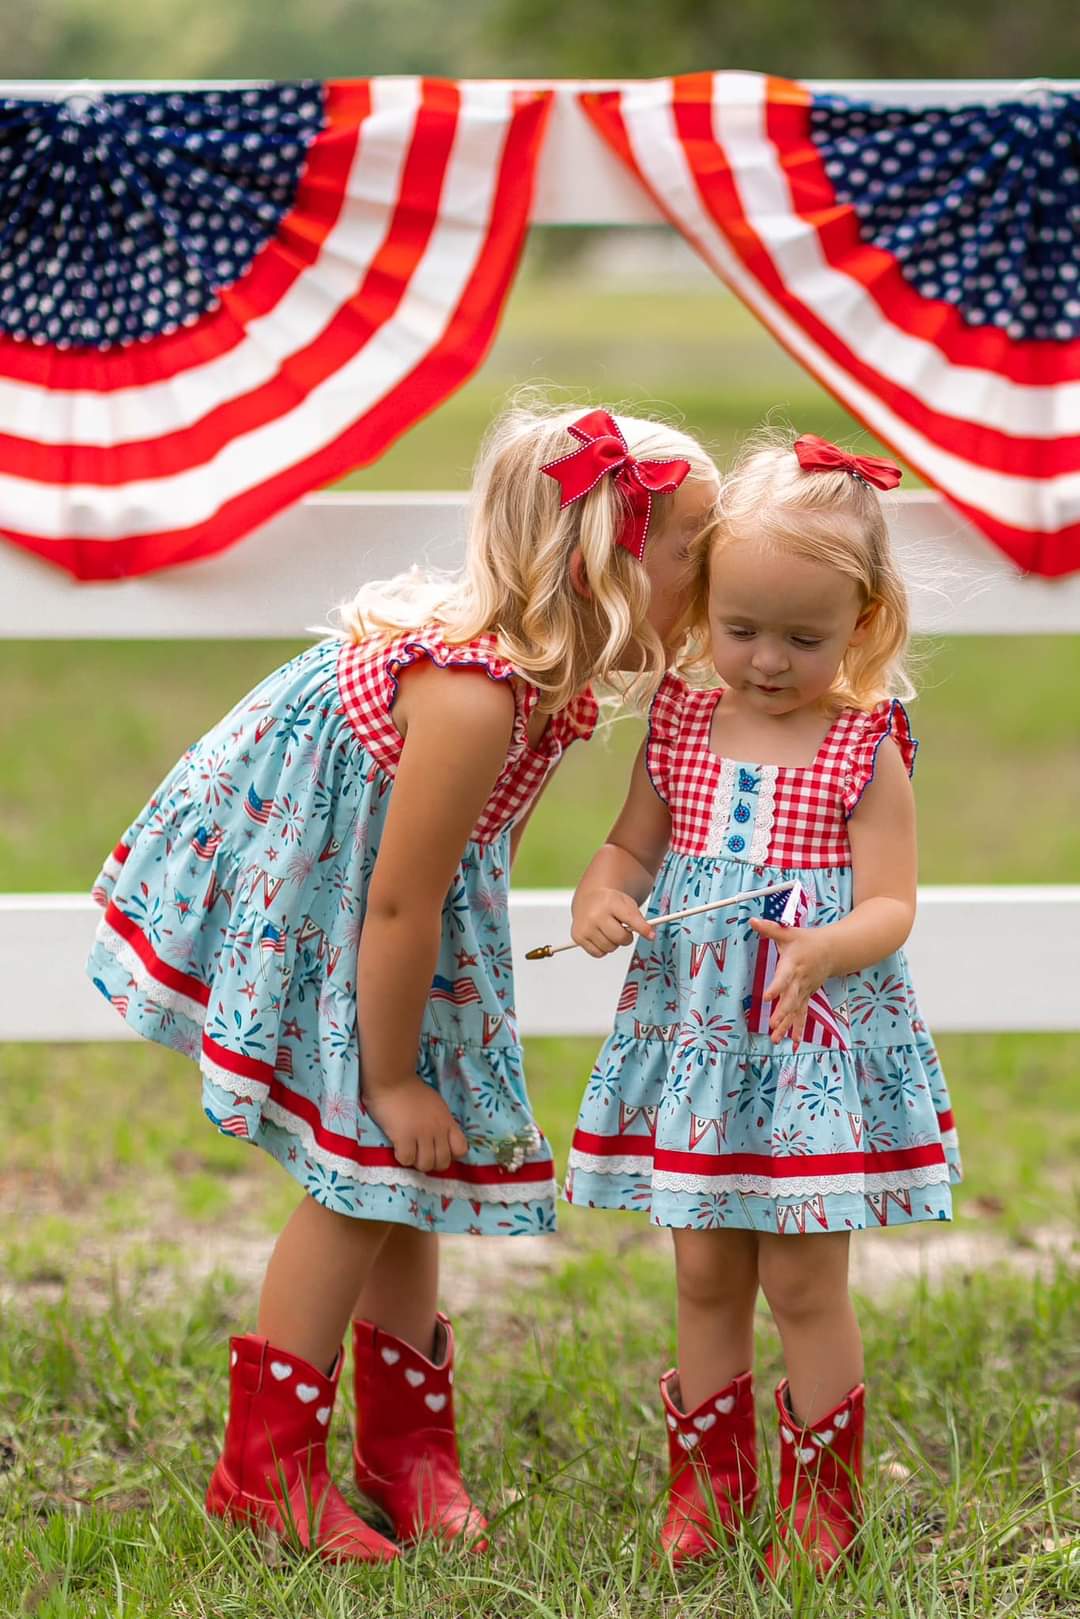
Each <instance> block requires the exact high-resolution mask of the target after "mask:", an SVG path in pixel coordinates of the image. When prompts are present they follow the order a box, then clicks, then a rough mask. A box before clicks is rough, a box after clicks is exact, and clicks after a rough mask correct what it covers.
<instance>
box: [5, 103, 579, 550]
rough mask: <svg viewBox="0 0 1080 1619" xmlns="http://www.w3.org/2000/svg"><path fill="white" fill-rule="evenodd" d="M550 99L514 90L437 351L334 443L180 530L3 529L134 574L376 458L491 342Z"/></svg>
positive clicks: (216, 542) (523, 226)
mask: <svg viewBox="0 0 1080 1619" xmlns="http://www.w3.org/2000/svg"><path fill="white" fill-rule="evenodd" d="M551 99H552V97H551V92H550V91H546V90H545V91H536V92H532V91H529V92H520V93H519V94H517V95H516V96H515V98H514V112H513V117H512V119H511V122H510V127H509V131H508V134H507V139H506V143H505V146H504V148H503V155H502V161H501V166H500V170H499V176H498V181H497V184H496V189H495V194H494V201H493V207H492V211H491V216H490V220H489V226H488V233H487V237H486V239H485V244H484V248H483V249H482V251H481V254H480V256H479V260H478V263H477V265H476V267H475V269H474V271H473V274H472V276H471V278H470V280H469V282H468V285H467V286H466V288H465V292H464V294H463V296H462V298H461V301H460V303H459V305H458V308H457V310H456V311H455V313H454V315H453V317H452V319H451V321H450V322H449V324H448V327H447V330H446V332H445V334H444V336H443V339H442V340H441V342H440V344H439V346H438V348H437V349H436V350H435V351H433V352H432V353H430V354H429V355H428V356H427V357H426V358H425V359H424V360H423V361H422V362H421V363H420V364H419V365H418V366H416V368H415V369H414V370H413V371H412V372H411V373H410V374H409V375H408V376H407V377H405V378H404V379H403V380H402V382H401V383H399V384H398V386H397V387H396V388H394V389H393V390H392V391H391V392H390V393H388V394H387V395H386V396H385V397H384V398H383V399H382V400H380V402H379V403H378V404H377V405H375V406H374V407H373V408H372V409H371V410H369V411H368V412H367V413H366V414H365V415H363V416H362V417H361V418H360V419H359V420H358V421H357V422H354V423H353V424H352V426H351V427H349V428H347V429H346V430H345V432H344V433H342V434H341V435H340V436H339V437H338V438H337V439H335V440H333V441H332V442H331V443H329V444H327V445H324V446H323V448H322V449H320V450H318V451H316V452H315V453H314V454H313V455H310V456H308V457H306V458H305V459H304V460H302V461H298V462H296V463H295V464H294V465H293V466H291V467H287V468H285V469H283V470H282V471H281V472H279V473H277V474H275V475H274V476H273V477H271V478H268V479H266V480H265V481H264V482H263V483H261V484H258V485H257V486H256V487H254V488H253V489H249V490H245V491H244V493H243V494H241V495H238V496H236V497H235V498H234V499H232V500H230V501H227V502H226V503H225V504H224V505H223V506H221V507H220V508H219V510H218V511H217V512H216V513H215V514H214V515H213V516H212V517H210V518H208V519H207V520H206V521H205V522H203V523H198V524H193V525H192V526H191V527H189V528H186V529H172V530H166V531H160V532H153V533H144V534H139V535H129V536H127V537H125V538H124V539H122V540H88V539H74V538H72V539H59V540H56V539H46V538H43V537H41V536H40V535H34V534H25V533H21V532H18V531H16V530H13V529H11V528H7V527H5V528H4V529H3V533H4V535H5V536H6V537H7V538H8V539H10V540H11V541H13V543H15V544H16V545H20V546H22V547H24V549H26V550H28V551H31V552H33V553H34V554H35V555H38V556H42V557H45V558H46V559H47V560H49V561H51V562H56V563H58V564H60V566H62V567H64V568H67V569H68V570H69V571H70V572H71V573H73V574H74V575H75V576H76V577H77V578H80V579H113V578H120V577H124V576H137V575H139V574H143V573H149V572H152V571H153V570H155V569H157V568H162V567H166V566H172V565H174V564H176V563H180V562H189V561H192V560H194V559H195V558H198V557H203V556H212V555H214V554H216V553H217V552H218V551H222V550H224V549H225V548H226V547H227V546H229V545H231V544H233V543H234V542H235V541H236V540H237V539H239V538H240V537H241V536H242V535H245V534H247V533H249V532H250V531H251V530H252V529H254V528H256V527H257V526H258V525H259V524H261V523H264V522H266V521H267V520H268V519H269V518H271V517H273V516H274V515H275V514H276V513H277V512H279V511H281V510H282V509H283V508H284V507H286V506H289V505H291V504H292V503H293V502H294V501H296V500H298V499H299V498H300V497H301V496H302V495H304V494H306V493H307V492H308V491H309V490H310V489H312V488H317V487H320V486H322V485H323V484H326V483H329V482H331V481H332V480H333V479H335V478H338V477H340V476H342V475H343V474H344V473H345V472H349V471H352V470H354V469H355V468H357V467H361V466H366V465H368V464H369V463H370V462H371V461H374V460H376V459H377V457H378V456H380V455H381V454H382V453H383V452H384V451H385V450H386V449H387V448H388V447H389V445H390V444H392V443H393V442H394V440H395V439H397V438H399V437H400V436H401V434H402V433H404V432H406V431H407V430H408V429H409V428H410V427H412V426H414V425H415V424H416V422H418V421H420V420H421V419H422V418H423V417H424V416H426V415H428V414H430V413H431V412H432V411H433V410H435V409H436V408H437V407H438V406H439V405H441V404H442V402H443V400H444V399H445V398H446V397H447V395H448V394H449V393H451V392H452V391H453V390H454V389H455V388H457V387H460V385H461V384H462V383H463V382H465V381H466V380H467V379H468V377H470V376H471V375H472V373H473V371H474V370H475V369H476V367H477V366H478V365H479V364H480V363H481V362H482V360H483V359H484V356H485V355H486V353H487V351H488V348H489V347H490V345H491V341H492V338H493V337H494V334H495V330H496V327H497V325H498V321H499V317H500V315H501V314H502V309H503V306H504V304H505V301H506V296H507V294H508V292H509V290H510V286H511V283H512V281H513V276H514V272H515V271H516V269H517V264H518V259H519V257H520V254H521V247H522V243H523V241H524V237H525V232H526V230H527V229H528V223H529V215H530V213H531V207H532V193H533V184H534V178H535V168H536V158H537V154H538V152H539V147H540V141H541V139H542V136H543V131H544V127H545V124H546V120H547V117H548V113H549V110H550V106H551Z"/></svg>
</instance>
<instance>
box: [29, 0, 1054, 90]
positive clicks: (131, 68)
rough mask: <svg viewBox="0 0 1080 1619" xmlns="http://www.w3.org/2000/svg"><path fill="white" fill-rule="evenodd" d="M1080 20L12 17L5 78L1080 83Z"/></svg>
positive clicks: (797, 4)
mask: <svg viewBox="0 0 1080 1619" xmlns="http://www.w3.org/2000/svg"><path fill="white" fill-rule="evenodd" d="M1078 16H1080V13H1078V11H1077V9H1076V6H1075V4H1071V3H1070V0H1025V3H1024V4H1022V5H1021V4H1019V3H1017V0H953V3H952V4H948V5H943V4H942V3H941V0H872V3H867V0H820V3H818V4H813V3H811V0H753V3H752V4H746V3H745V0H740V3H737V4H736V3H735V0H727V3H726V4H723V5H721V4H717V3H716V0H713V3H712V4H709V3H707V0H704V3H703V0H663V3H662V4H656V3H655V0H650V3H646V0H590V3H589V4H585V5H583V4H582V3H581V0H457V3H456V4H453V3H451V4H447V3H446V0H137V3H135V0H30V3H29V4H23V5H17V4H16V3H15V0H5V3H3V4H0V62H2V63H3V68H2V72H3V75H4V77H5V78H43V79H52V78H55V79H73V78H109V79H117V78H136V79H147V78H168V79H178V78H179V79H182V78H199V79H207V78H211V79H212V78H300V77H313V78H333V77H353V76H362V75H366V74H370V73H431V74H446V75H450V76H460V77H465V76H474V77H499V76H506V77H514V78H553V77H561V78H609V77H628V78H629V77H633V78H645V77H652V76H656V75H661V74H667V73H682V72H691V71H696V70H699V69H705V68H731V67H736V68H749V69H756V70H759V71H767V72H770V73H777V74H781V75H784V76H787V77H791V78H953V79H955V78H1009V79H1013V78H1027V77H1035V76H1040V75H1045V74H1053V75H1054V76H1055V77H1071V76H1076V75H1078V74H1080V22H1078ZM1070 19H1071V21H1070Z"/></svg>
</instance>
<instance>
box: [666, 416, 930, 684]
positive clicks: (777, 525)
mask: <svg viewBox="0 0 1080 1619" xmlns="http://www.w3.org/2000/svg"><path fill="white" fill-rule="evenodd" d="M795 437H796V435H795V433H793V432H790V431H785V432H779V431H778V430H776V429H772V428H769V429H764V430H761V431H759V432H758V433H755V434H754V435H753V436H752V437H751V438H750V439H749V440H748V441H747V443H746V444H745V445H744V446H743V449H742V450H741V452H740V454H739V456H738V457H737V459H736V461H735V463H734V465H733V466H732V468H731V470H730V471H729V472H728V473H727V474H726V475H725V476H724V477H723V478H722V479H721V482H720V492H719V495H718V496H717V501H716V506H715V507H714V509H713V514H712V517H711V519H710V521H709V523H708V524H707V526H706V527H705V529H704V530H703V531H702V533H701V535H700V536H699V537H698V540H697V542H696V544H695V548H694V560H695V563H696V565H697V567H696V578H697V586H698V588H697V596H696V600H695V605H694V609H693V611H692V615H691V622H692V630H691V635H692V642H693V647H692V650H691V652H690V653H689V654H688V655H687V659H686V661H687V664H688V665H689V666H690V667H693V668H694V669H697V670H700V669H702V668H703V667H704V666H705V664H706V662H707V661H708V646H709V630H708V575H709V563H710V560H711V558H712V557H713V556H714V555H715V554H716V551H717V549H718V547H722V546H725V545H729V544H731V543H732V541H734V540H739V539H752V540H754V541H756V542H764V543H765V544H769V545H774V546H776V547H778V548H779V549H781V550H784V551H786V552H788V553H789V554H791V555H793V556H799V557H805V558H807V559H809V560H810V561H813V562H820V563H823V564H824V565H825V566H826V567H830V568H835V569H836V571H837V572H838V573H841V574H843V575H845V577H846V578H849V579H853V580H854V581H855V583H856V585H857V586H858V587H859V591H860V594H861V597H862V610H865V609H866V608H867V607H873V609H874V614H873V617H872V618H871V620H870V624H869V627H868V629H867V634H866V636H865V638H864V639H863V640H862V641H861V642H860V643H859V644H858V645H857V646H852V647H849V648H848V649H847V651H846V652H845V654H844V657H843V660H842V662H841V664H840V667H839V669H838V670H837V672H836V677H835V679H834V681H833V683H832V686H831V687H830V690H829V695H830V697H831V698H832V699H833V701H834V702H835V703H836V704H837V705H838V706H839V707H843V708H863V709H867V708H872V707H873V706H874V704H875V703H878V702H880V701H881V700H882V699H883V698H887V697H902V698H905V699H910V698H912V697H914V696H915V688H914V686H913V685H912V683H911V678H910V675H909V673H908V669H907V666H906V655H907V651H908V636H909V633H910V616H909V611H908V597H907V589H906V587H905V585H904V581H903V578H902V577H901V574H900V570H899V568H898V567H897V565H896V560H895V558H894V556H893V553H892V547H891V545H890V543H889V531H888V526H887V524H886V521H885V513H884V511H883V509H882V505H881V501H880V500H879V499H878V495H877V491H876V490H875V489H874V488H873V487H872V486H871V485H870V484H867V483H865V482H864V481H863V480H862V479H861V478H856V477H853V476H852V475H851V473H850V472H843V471H813V472H804V471H803V469H802V467H801V466H800V465H799V462H798V458H797V457H796V455H795V453H794V450H793V448H792V446H793V444H794V441H795Z"/></svg>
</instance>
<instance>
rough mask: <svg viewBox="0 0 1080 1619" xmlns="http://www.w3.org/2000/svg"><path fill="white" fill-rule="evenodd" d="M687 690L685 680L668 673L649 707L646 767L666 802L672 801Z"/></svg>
mask: <svg viewBox="0 0 1080 1619" xmlns="http://www.w3.org/2000/svg"><path fill="white" fill-rule="evenodd" d="M689 690H690V688H689V687H688V686H687V685H686V683H685V681H682V680H680V679H679V677H678V676H677V675H672V674H667V675H665V676H664V678H663V680H662V681H661V682H660V684H659V686H658V687H657V690H656V696H655V697H654V698H653V700H652V703H651V704H650V707H649V729H648V734H647V736H646V739H645V768H646V770H647V771H648V773H649V780H650V781H651V782H652V784H653V786H654V787H655V789H656V791H657V793H658V794H659V796H660V797H661V798H662V799H663V800H664V803H665V804H670V802H671V788H672V768H673V763H674V756H675V750H676V748H677V746H678V741H679V729H680V727H681V725H682V720H683V713H684V710H685V708H686V698H687V695H688V693H689Z"/></svg>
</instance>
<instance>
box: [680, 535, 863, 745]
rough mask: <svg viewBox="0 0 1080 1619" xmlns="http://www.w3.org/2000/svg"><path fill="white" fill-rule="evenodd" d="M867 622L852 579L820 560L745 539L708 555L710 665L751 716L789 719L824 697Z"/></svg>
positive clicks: (735, 541)
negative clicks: (746, 705) (741, 699)
mask: <svg viewBox="0 0 1080 1619" xmlns="http://www.w3.org/2000/svg"><path fill="white" fill-rule="evenodd" d="M871 617H872V613H870V612H868V611H866V610H865V609H864V606H863V601H862V593H861V591H860V590H859V587H858V586H857V584H856V583H855V581H854V580H853V579H849V578H848V577H847V576H846V575H845V574H842V573H839V572H838V571H837V570H836V569H835V568H830V567H828V566H827V565H826V564H824V563H820V562H811V561H810V560H809V559H808V558H806V557H797V556H792V555H791V554H790V553H789V552H785V551H782V550H777V549H774V548H773V547H771V546H767V545H760V544H756V543H755V542H754V541H753V540H734V541H732V542H731V543H730V544H728V545H726V546H720V547H717V548H716V549H715V550H714V551H713V554H712V557H711V559H710V562H709V633H710V637H711V642H712V655H713V662H714V663H715V665H716V672H717V674H718V675H719V676H720V678H721V680H723V681H724V683H725V685H727V686H729V687H731V688H732V690H734V691H737V692H738V693H739V694H740V696H741V697H745V699H746V701H747V702H748V703H750V704H752V705H753V708H754V709H755V710H757V711H758V712H759V713H762V714H769V715H776V716H779V715H782V714H790V713H793V712H794V711H795V710H796V709H799V708H805V707H807V706H808V705H809V704H811V703H814V702H817V701H818V699H820V698H822V697H824V696H825V694H826V693H827V692H828V690H829V688H830V687H831V685H832V683H833V679H834V677H835V675H836V671H837V670H838V669H839V667H840V663H841V660H842V659H843V656H844V653H845V652H846V651H847V649H848V647H849V646H854V645H856V644H857V643H858V642H859V641H861V640H862V639H863V637H864V635H865V633H866V628H867V626H868V623H869V620H870V618H871Z"/></svg>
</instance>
